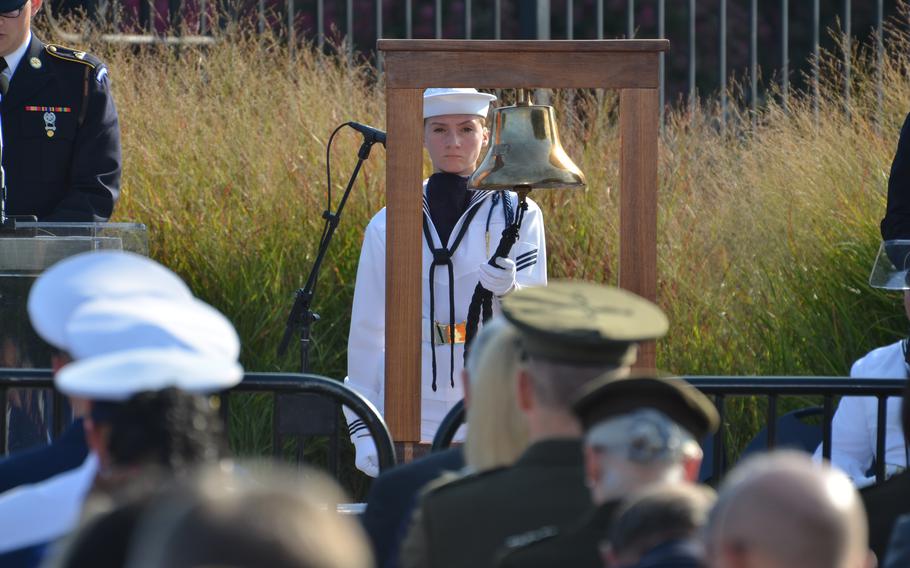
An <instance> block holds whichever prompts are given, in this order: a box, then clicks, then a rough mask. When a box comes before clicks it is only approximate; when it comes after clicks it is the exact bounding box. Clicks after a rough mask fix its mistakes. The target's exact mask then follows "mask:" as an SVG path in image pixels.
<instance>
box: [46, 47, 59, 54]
mask: <svg viewBox="0 0 910 568" xmlns="http://www.w3.org/2000/svg"><path fill="white" fill-rule="evenodd" d="M47 50H48V51H50V52H51V53H57V48H56V47H54V46H53V45H49V46H47Z"/></svg>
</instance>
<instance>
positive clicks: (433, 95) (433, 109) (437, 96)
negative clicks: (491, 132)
mask: <svg viewBox="0 0 910 568" xmlns="http://www.w3.org/2000/svg"><path fill="white" fill-rule="evenodd" d="M495 100H496V96H495V95H489V94H487V93H481V92H478V91H477V89H465V88H443V89H439V88H433V89H426V90H425V91H424V92H423V117H424V118H430V117H432V116H440V115H443V114H474V115H477V116H482V117H486V116H487V112H489V110H490V103H492V102H493V101H495Z"/></svg>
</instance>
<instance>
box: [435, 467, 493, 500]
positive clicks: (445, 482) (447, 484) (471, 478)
mask: <svg viewBox="0 0 910 568" xmlns="http://www.w3.org/2000/svg"><path fill="white" fill-rule="evenodd" d="M508 469H509V468H508V467H494V468H492V469H487V470H484V471H480V472H475V473H468V474H465V475H457V476H452V475H443V476H440V477H439V478H437V479H436V480H434V481H431V482H430V483H429V484H428V485H427V487H426V489H425V490H424V492H423V493H424V495H425V496H427V497H430V496H433V495H440V494H444V493H446V492H449V491H454V490H458V489H459V488H463V487H465V486H470V485H472V484H473V483H475V482H476V481H477V480H479V479H489V478H490V477H492V476H495V475H497V474H499V473H502V472H504V471H507V470H508Z"/></svg>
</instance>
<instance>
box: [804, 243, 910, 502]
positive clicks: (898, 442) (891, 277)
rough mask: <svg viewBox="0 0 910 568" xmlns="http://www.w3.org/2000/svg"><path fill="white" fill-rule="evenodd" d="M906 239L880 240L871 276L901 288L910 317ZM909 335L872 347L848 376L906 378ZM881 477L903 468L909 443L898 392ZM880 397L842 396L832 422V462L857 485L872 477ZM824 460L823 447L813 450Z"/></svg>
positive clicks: (890, 405) (891, 401)
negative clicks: (904, 429) (883, 471)
mask: <svg viewBox="0 0 910 568" xmlns="http://www.w3.org/2000/svg"><path fill="white" fill-rule="evenodd" d="M908 267H910V240H890V241H885V242H884V243H882V246H881V248H880V250H879V254H878V257H877V258H876V260H875V264H874V265H873V268H872V275H871V276H870V277H869V284H870V286H872V287H873V288H879V289H883V290H903V292H904V312H905V314H906V316H907V318H908V319H910V281H908V271H907V268H908ZM907 341H908V340H907V339H906V338H905V339H901V340H900V341H896V342H894V343H892V344H890V345H885V346H884V347H879V348H877V349H873V350H872V351H870V352H869V353H867V354H866V355H864V356H863V357H861V358H860V359H858V360H857V361H856V362H855V363H853V367H851V369H850V376H851V377H853V378H857V379H863V378H867V379H887V378H900V379H905V378H907V376H908V369H910V363H908V353H907ZM886 405H887V409H886V416H885V418H886V422H885V477H886V478H889V477H891V476H892V475H894V474H896V473H899V472H901V471H903V470H904V469H906V467H907V444H906V442H905V440H904V432H903V428H902V427H901V397H899V396H897V397H890V398H888V399H887V402H886ZM877 434H878V399H877V398H876V397H874V396H847V397H844V398H842V399H841V401H840V404H839V405H838V407H837V412H835V413H834V419H833V421H832V423H831V463H832V464H833V465H834V466H836V467H838V468H840V469H842V470H843V471H844V472H845V473H846V474H847V475H848V476H849V477H850V479H852V480H853V483H854V484H856V486H857V487H865V486H868V485H872V484H874V483H875V482H876V479H875V474H874V472H873V471H872V466H873V464H874V463H875V462H876V460H877V459H878V456H877V455H876V448H877V445H876V442H877ZM815 459H816V460H821V459H822V446H821V445H819V447H818V448H817V449H816V450H815Z"/></svg>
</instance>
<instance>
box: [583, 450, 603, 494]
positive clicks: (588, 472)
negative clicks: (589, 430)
mask: <svg viewBox="0 0 910 568" xmlns="http://www.w3.org/2000/svg"><path fill="white" fill-rule="evenodd" d="M584 448H585V485H587V486H588V487H589V488H593V487H596V486H597V484H598V483H600V479H601V477H603V471H602V469H603V465H602V464H601V463H600V456H598V455H597V450H595V449H594V448H592V447H591V446H589V445H587V444H585V447H584Z"/></svg>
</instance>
